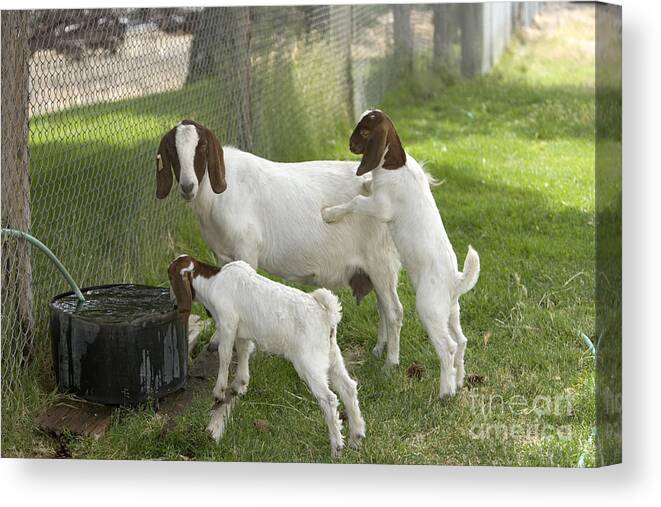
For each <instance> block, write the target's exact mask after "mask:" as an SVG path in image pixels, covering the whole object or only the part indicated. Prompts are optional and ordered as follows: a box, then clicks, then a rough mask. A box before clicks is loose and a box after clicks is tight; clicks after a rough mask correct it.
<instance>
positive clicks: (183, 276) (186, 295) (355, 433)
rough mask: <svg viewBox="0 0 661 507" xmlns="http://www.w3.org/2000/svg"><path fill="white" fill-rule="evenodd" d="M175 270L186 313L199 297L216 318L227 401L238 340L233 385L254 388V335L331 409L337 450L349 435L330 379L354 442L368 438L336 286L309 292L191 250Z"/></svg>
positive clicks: (220, 394) (221, 394) (221, 389)
mask: <svg viewBox="0 0 661 507" xmlns="http://www.w3.org/2000/svg"><path fill="white" fill-rule="evenodd" d="M168 275H169V277H170V284H171V287H172V290H173V292H174V294H175V296H176V298H177V306H178V309H179V312H180V314H181V317H182V318H183V319H188V316H189V315H190V309H191V303H192V301H193V299H195V300H197V301H199V302H200V303H202V304H203V305H204V306H205V307H206V309H207V311H208V312H209V313H210V314H211V316H212V317H213V319H214V321H215V322H216V333H215V335H214V337H213V338H212V340H213V341H214V342H216V343H217V345H218V362H219V366H218V380H217V382H216V386H215V387H214V390H213V395H214V397H215V399H216V400H217V401H219V402H226V396H227V395H229V394H230V393H227V392H226V391H227V383H228V371H229V364H230V360H231V357H232V349H233V347H235V348H236V351H237V359H238V363H237V367H236V372H235V376H234V379H233V381H232V385H231V387H230V388H231V390H232V394H233V395H240V394H243V393H245V392H246V389H247V387H248V381H249V378H250V374H249V368H248V363H249V359H250V354H251V352H252V350H253V343H254V344H256V345H257V347H258V348H260V349H262V350H264V351H266V352H270V353H272V354H276V355H279V356H282V357H284V358H286V359H288V360H289V361H291V362H292V364H293V365H294V368H295V369H296V371H297V372H298V374H299V376H300V377H301V378H302V379H303V380H304V381H305V383H306V384H307V385H308V387H309V388H310V391H311V392H312V394H313V395H314V396H315V398H316V399H317V401H318V402H319V406H320V407H321V410H322V412H323V413H324V417H325V419H326V424H327V425H328V430H329V433H330V441H331V453H332V455H333V457H334V458H335V457H337V456H339V454H340V452H341V450H342V448H343V447H344V443H343V439H342V432H341V429H342V423H341V422H340V418H339V414H338V410H337V404H338V401H337V396H336V395H335V394H334V393H333V392H332V391H331V390H330V389H329V386H328V384H329V379H330V383H331V385H332V386H333V388H334V389H336V390H337V393H338V394H339V396H340V399H341V400H342V403H343V404H344V407H345V409H346V411H347V418H348V421H349V432H350V439H349V443H350V445H352V446H353V447H357V446H358V445H359V444H360V441H361V440H362V439H363V438H364V436H365V421H364V420H363V418H362V416H361V414H360V407H359V405H358V392H357V389H356V382H355V381H354V380H352V379H351V377H350V376H349V374H348V373H347V370H346V367H345V365H344V360H343V359H342V353H341V352H340V348H339V347H338V345H337V325H338V324H339V322H340V320H341V318H342V314H341V306H340V302H339V301H338V299H337V297H336V296H335V295H334V294H333V293H332V292H330V291H328V290H326V289H317V290H315V291H314V292H311V293H310V294H306V293H305V292H302V291H300V290H298V289H294V288H292V287H287V286H285V285H282V284H279V283H276V282H274V281H272V280H269V279H268V278H265V277H263V276H260V275H259V274H257V273H256V272H255V270H254V269H253V268H252V267H250V266H249V265H248V264H246V263H245V262H243V261H235V262H231V263H229V264H226V265H225V266H224V267H223V268H222V269H220V268H216V267H213V266H209V265H208V264H204V263H202V262H199V261H197V260H195V259H193V258H192V257H190V256H186V255H185V256H180V257H178V258H177V259H175V260H174V261H173V262H172V263H171V264H170V268H169V271H168ZM230 396H231V395H230ZM209 429H210V430H212V436H214V438H216V439H218V438H220V437H219V435H213V432H214V431H215V429H213V428H212V425H210V428H209Z"/></svg>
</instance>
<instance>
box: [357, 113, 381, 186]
mask: <svg viewBox="0 0 661 507" xmlns="http://www.w3.org/2000/svg"><path fill="white" fill-rule="evenodd" d="M387 136H388V129H387V127H386V126H385V125H384V124H383V123H381V124H380V125H377V127H376V128H374V130H372V133H371V134H370V136H369V138H368V139H367V144H366V146H365V150H364V151H363V159H362V160H361V161H360V165H359V166H358V170H357V171H356V176H360V175H361V174H365V173H367V172H369V171H371V170H372V169H375V168H376V167H377V166H378V165H379V164H380V163H381V159H382V158H383V152H384V151H385V149H386V138H387Z"/></svg>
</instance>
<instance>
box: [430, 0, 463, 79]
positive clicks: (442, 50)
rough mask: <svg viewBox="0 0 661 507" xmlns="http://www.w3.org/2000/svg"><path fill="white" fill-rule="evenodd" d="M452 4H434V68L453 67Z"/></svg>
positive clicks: (454, 30) (453, 24)
mask: <svg viewBox="0 0 661 507" xmlns="http://www.w3.org/2000/svg"><path fill="white" fill-rule="evenodd" d="M454 7H455V6H454V5H448V4H436V5H434V6H433V9H434V11H433V12H434V53H433V65H434V68H436V69H442V70H448V69H451V68H453V67H454V65H455V61H454V60H455V59H454V54H453V52H452V43H453V41H454V36H455V34H456V28H457V25H456V19H455V12H454V11H455V9H454Z"/></svg>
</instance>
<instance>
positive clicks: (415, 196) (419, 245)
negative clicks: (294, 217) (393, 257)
mask: <svg viewBox="0 0 661 507" xmlns="http://www.w3.org/2000/svg"><path fill="white" fill-rule="evenodd" d="M350 149H351V151H352V152H353V153H355V154H362V155H363V158H362V160H361V162H360V165H359V166H358V170H357V172H356V174H357V175H358V176H360V175H363V174H365V173H368V172H369V171H372V174H373V181H372V193H371V195H370V196H363V195H359V196H356V197H354V198H353V199H351V200H350V201H349V202H347V203H345V204H341V205H338V206H332V207H327V208H325V209H323V210H322V216H323V219H324V221H326V222H328V223H331V222H337V221H338V220H340V219H341V218H342V217H344V216H346V215H349V214H356V215H365V216H369V217H372V218H375V219H377V220H379V221H381V222H385V223H387V224H388V226H389V229H390V233H391V235H392V238H393V240H394V242H395V245H396V247H397V250H398V251H399V254H400V257H401V260H402V264H403V265H404V269H406V271H407V272H408V274H409V276H410V278H411V283H412V284H413V287H414V289H415V294H416V310H417V312H418V315H419V316H420V320H421V321H422V323H423V325H424V327H425V330H426V331H427V334H428V335H429V338H430V339H431V341H432V343H433V345H434V348H435V349H436V353H437V354H438V356H439V358H440V361H441V380H440V396H441V398H442V397H444V396H448V395H449V396H451V395H454V394H455V392H456V390H457V389H459V388H461V387H462V386H463V382H464V353H465V350H466V343H467V341H468V340H467V338H466V337H465V336H464V333H463V331H462V329H461V323H460V318H459V296H461V295H462V294H464V293H466V292H468V291H469V290H471V289H472V288H473V287H474V286H475V284H476V283H477V279H478V277H479V272H480V258H479V256H478V254H477V252H476V251H475V250H473V248H472V247H470V246H469V247H468V254H467V255H466V260H465V261H464V271H463V273H460V272H459V271H458V269H457V257H456V255H455V253H454V250H453V249H452V245H451V244H450V240H449V238H448V236H447V234H446V232H445V228H444V227H443V221H442V219H441V215H440V213H439V211H438V208H437V207H436V203H435V201H434V197H433V195H432V193H431V190H430V188H429V179H428V176H427V174H426V173H425V171H424V170H423V169H422V167H420V165H419V164H418V163H417V162H416V161H415V160H414V159H413V157H411V156H410V155H408V154H407V153H406V152H405V151H404V148H403V147H402V144H401V142H400V140H399V136H398V135H397V132H396V130H395V126H394V125H393V123H392V121H391V120H390V118H389V117H388V116H387V115H386V114H385V113H384V112H382V111H380V110H378V109H375V110H370V111H366V112H365V113H364V114H363V116H362V117H361V119H360V121H359V122H358V125H357V126H356V128H355V129H354V131H353V133H352V134H351V140H350Z"/></svg>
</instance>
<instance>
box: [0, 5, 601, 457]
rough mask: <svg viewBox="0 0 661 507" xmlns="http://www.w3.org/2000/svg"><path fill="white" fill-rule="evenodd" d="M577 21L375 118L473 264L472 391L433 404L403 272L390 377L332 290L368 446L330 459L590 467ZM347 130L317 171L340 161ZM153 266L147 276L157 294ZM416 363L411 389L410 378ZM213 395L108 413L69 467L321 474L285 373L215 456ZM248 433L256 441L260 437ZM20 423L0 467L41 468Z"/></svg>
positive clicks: (241, 414) (195, 249)
mask: <svg viewBox="0 0 661 507" xmlns="http://www.w3.org/2000/svg"><path fill="white" fill-rule="evenodd" d="M585 12H588V13H589V12H594V10H589V9H585V10H580V11H574V14H573V15H572V16H571V17H569V18H567V19H564V20H563V22H562V23H559V24H554V23H552V22H551V21H550V20H546V17H542V19H541V21H540V23H541V25H542V27H543V30H535V31H533V32H531V33H529V34H527V35H526V37H525V39H526V40H525V41H515V42H513V43H512V45H511V47H510V49H509V50H508V52H507V53H506V55H505V56H504V57H503V58H502V60H501V61H500V63H499V64H498V65H497V67H496V68H495V69H494V71H493V72H492V73H491V74H490V75H489V76H487V77H485V78H482V79H478V80H476V81H473V82H458V83H457V84H455V85H453V86H450V87H438V86H436V83H435V81H433V80H430V81H429V82H427V81H426V80H425V81H420V82H416V83H409V84H408V85H407V86H406V87H403V88H401V89H400V90H398V91H397V92H395V93H391V94H390V95H389V96H388V97H386V98H385V100H384V102H383V104H382V105H381V106H382V108H383V109H385V110H386V111H387V112H388V113H389V114H390V116H391V117H392V118H393V120H394V122H395V124H396V126H397V128H398V132H399V135H400V138H401V139H402V142H403V144H404V146H405V148H406V149H407V151H408V152H409V153H411V154H412V155H413V156H414V157H415V158H416V159H417V160H418V161H421V162H424V163H425V165H426V168H427V169H428V170H429V171H430V172H431V173H432V174H433V175H434V176H435V177H436V178H438V179H439V180H442V181H443V184H442V185H441V186H439V187H437V188H435V189H434V196H435V198H436V202H437V204H438V207H439V209H440V211H441V214H442V216H443V220H444V223H445V227H446V229H447V231H448V234H449V236H450V239H451V241H452V243H453V246H454V248H455V251H456V252H457V255H458V257H459V259H460V263H461V262H463V258H464V256H465V253H466V249H467V246H468V245H469V244H472V245H473V246H474V247H475V248H476V249H477V251H478V252H479V254H480V258H481V266H482V272H481V276H480V281H479V282H478V285H477V286H476V288H475V289H474V290H473V291H472V292H470V293H468V294H467V295H465V296H464V297H463V298H462V300H461V304H462V324H463V327H464V332H465V334H466V336H467V337H468V339H469V344H468V349H467V353H466V370H467V373H468V374H469V375H470V374H473V375H475V378H476V379H477V381H476V383H475V385H472V386H468V387H466V388H464V389H463V390H462V391H460V392H459V393H458V395H457V396H455V397H454V398H452V399H450V400H447V401H439V399H438V397H437V396H438V387H439V386H438V382H439V362H438V358H437V356H436V354H435V352H434V350H433V347H432V345H431V343H430V342H429V340H428V339H427V337H426V335H425V333H424V331H423V328H422V326H421V323H420V321H419V320H418V318H417V316H416V314H415V310H414V307H415V304H414V294H413V292H412V289H411V287H410V285H409V283H408V280H407V278H406V276H405V274H402V277H401V282H400V287H399V294H400V298H401V300H402V303H403V305H404V308H405V318H404V326H403V328H402V335H401V359H400V360H401V368H400V369H399V370H397V371H395V372H391V373H387V372H384V371H383V369H382V366H383V360H382V359H375V358H373V357H372V356H371V355H370V353H369V351H370V350H371V348H372V346H373V345H374V343H375V340H376V329H377V322H378V319H377V312H376V302H375V298H374V295H373V294H371V295H370V296H369V297H368V298H366V299H365V300H364V301H363V302H362V303H361V305H360V306H358V305H356V303H355V302H354V301H353V300H352V299H351V297H350V294H349V292H348V290H345V291H342V293H341V298H342V303H343V306H344V319H343V321H342V324H341V326H340V331H339V336H338V341H339V344H340V347H341V348H342V350H343V353H344V355H345V358H346V362H347V366H348V368H349V370H350V373H351V375H352V376H353V377H354V378H355V379H357V381H358V383H359V400H360V403H361V408H362V411H363V415H364V417H365V420H366V422H367V438H366V440H365V442H364V444H363V447H362V448H361V449H360V450H351V449H346V450H345V452H344V454H343V456H342V458H341V460H340V462H342V463H398V464H407V463H419V464H420V463H435V464H453V465H459V464H464V465H478V464H482V465H519V466H576V464H577V462H578V460H579V457H580V456H581V454H582V453H583V452H584V451H587V460H586V463H587V464H588V465H590V464H592V463H593V457H592V454H593V451H594V450H593V449H592V447H591V446H590V444H589V443H588V437H589V435H590V433H591V431H592V426H593V424H594V417H595V414H594V398H593V392H594V366H593V359H592V356H591V355H590V353H589V352H588V351H587V349H586V347H585V345H584V344H583V342H582V341H581V340H580V338H579V333H580V332H583V333H585V334H587V335H590V336H591V335H592V334H593V330H594V318H595V316H594V292H595V291H594V286H595V276H594V260H595V254H594V234H595V230H594V211H595V210H594V147H595V145H594V128H595V127H594V119H595V116H594V59H593V51H592V52H590V51H589V48H590V47H592V48H593V46H591V44H593V42H594V40H593V37H594V28H593V27H594V25H593V19H592V18H591V17H590V16H588V15H586V14H585ZM548 16H549V17H550V16H551V15H548ZM545 20H546V21H545ZM432 85H433V86H432ZM136 114H138V113H136ZM351 127H352V126H351V125H347V128H346V132H345V135H343V136H338V138H337V139H336V143H335V144H329V145H328V146H327V147H326V149H325V150H326V152H325V156H326V157H328V158H346V157H348V156H349V155H350V154H349V153H348V150H347V149H346V145H347V139H348V135H349V133H350V131H351ZM221 138H222V135H221ZM150 162H151V159H150ZM173 198H176V196H171V197H170V199H173ZM172 227H173V230H172V235H173V238H174V244H173V246H172V249H173V250H176V251H177V252H178V253H181V252H190V253H192V254H194V255H198V256H200V257H201V258H205V259H207V260H210V259H211V257H210V252H209V250H208V249H207V248H206V247H205V245H204V244H202V242H201V239H200V238H199V232H198V231H197V229H196V228H195V227H191V226H190V215H187V216H186V220H185V224H180V225H177V224H175V225H173V226H172ZM165 267H166V265H165V264H164V265H162V266H161V265H159V266H154V267H153V268H152V271H150V272H149V274H148V275H147V277H148V278H149V279H151V281H152V282H155V283H164V282H165V281H166V276H165ZM197 310H198V311H199V310H200V309H199V308H198V309H197ZM209 335H210V332H208V333H207V334H206V336H205V337H204V339H205V340H208V338H209ZM202 348H203V347H202V346H201V347H200V349H202ZM414 363H415V364H416V365H418V366H419V367H420V370H419V371H420V372H421V376H420V378H417V377H413V378H410V377H409V375H407V370H408V368H409V366H411V365H413V364H414ZM30 389H32V391H30ZM211 389H212V384H211V383H210V384H209V389H208V390H207V391H206V392H204V393H200V394H199V396H197V397H196V398H195V399H194V401H193V403H192V405H191V406H190V407H189V408H188V409H187V410H186V411H185V413H184V414H183V415H182V416H181V417H180V418H179V419H178V421H177V424H176V427H175V429H174V430H173V431H171V432H169V433H165V434H163V432H162V431H161V430H162V427H163V425H164V420H163V418H162V417H161V416H159V414H158V413H155V412H153V411H151V410H143V411H133V410H128V409H123V410H118V411H116V412H115V415H114V416H113V422H112V426H111V429H110V431H109V432H108V433H107V434H106V435H105V436H103V437H101V438H100V439H98V440H93V439H78V438H71V439H69V440H68V441H67V442H66V445H67V447H68V450H69V452H70V453H71V455H72V457H74V458H99V459H104V458H112V459H165V460H180V459H186V460H188V459H191V460H222V461H279V462H328V461H330V453H329V443H328V436H327V431H326V427H325V424H324V422H323V418H322V415H321V412H320V411H319V409H318V407H317V406H316V403H315V401H314V399H313V398H312V396H311V395H310V394H309V392H308V391H307V389H306V387H305V386H304V384H303V383H302V381H301V380H300V379H299V378H298V377H297V375H296V373H295V372H294V370H293V368H292V367H291V365H290V364H289V363H287V362H286V361H284V360H282V359H279V358H275V357H270V356H267V355H265V354H261V353H258V354H256V355H255V356H253V360H252V362H251V385H250V388H249V390H248V393H247V394H246V395H245V396H244V397H243V398H242V399H241V400H240V402H239V403H238V404H237V406H236V407H235V409H234V413H233V417H232V421H231V423H230V425H229V427H228V429H227V432H226V435H225V438H224V439H223V440H222V441H221V443H220V445H216V444H215V443H213V442H212V441H211V439H210V438H209V437H208V436H207V435H206V433H205V427H206V424H207V421H208V415H209V410H210V408H211V405H212V399H211ZM28 391H29V392H32V393H33V394H32V395H29V393H28V395H27V398H30V396H31V397H33V398H37V399H39V400H40V401H39V402H38V403H37V402H29V403H27V404H28V405H30V403H31V405H30V406H37V405H43V404H44V403H45V402H46V401H47V400H48V399H49V398H50V396H52V395H44V394H40V393H39V388H38V387H36V386H34V385H33V386H32V388H28ZM26 413H28V412H26ZM257 419H265V420H267V421H268V422H269V425H270V428H269V430H268V431H258V430H257V429H256V428H255V424H254V422H255V420H257ZM10 421H11V416H10ZM26 421H27V419H26V420H25V421H24V422H26ZM19 422H20V421H19V420H18V419H16V420H14V426H15V427H12V426H10V428H12V429H13V431H12V432H11V433H10V434H6V433H5V434H3V455H18V456H35V455H41V456H48V455H51V453H52V449H54V448H56V447H57V446H59V445H60V444H59V443H54V442H53V441H52V440H50V439H49V438H48V437H45V436H43V435H39V434H38V433H36V432H35V431H34V430H33V429H32V427H30V425H29V423H27V424H26V425H25V426H24V428H23V429H22V430H21V431H18V430H17V429H16V427H17V426H18V423H19ZM26 428H27V429H26ZM345 434H346V431H345Z"/></svg>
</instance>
